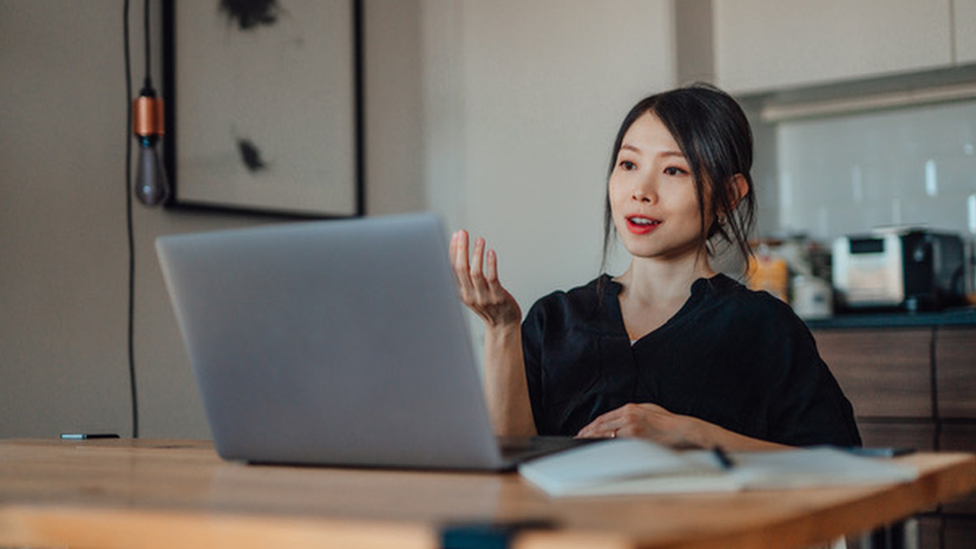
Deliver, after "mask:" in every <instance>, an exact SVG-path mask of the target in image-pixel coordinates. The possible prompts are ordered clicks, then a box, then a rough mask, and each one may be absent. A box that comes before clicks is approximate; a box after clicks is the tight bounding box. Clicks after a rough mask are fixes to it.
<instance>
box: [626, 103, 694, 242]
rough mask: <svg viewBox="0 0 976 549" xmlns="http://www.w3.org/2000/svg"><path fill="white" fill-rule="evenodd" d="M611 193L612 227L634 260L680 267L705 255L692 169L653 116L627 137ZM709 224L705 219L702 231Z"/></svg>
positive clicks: (644, 117)
mask: <svg viewBox="0 0 976 549" xmlns="http://www.w3.org/2000/svg"><path fill="white" fill-rule="evenodd" d="M608 192H609V197H610V210H611V213H612V214H613V223H614V226H615V227H616V229H617V234H618V235H619V236H620V239H621V241H622V242H623V243H624V246H625V247H626V248H627V251H629V252H630V254H631V255H632V256H634V257H641V258H650V259H660V260H665V261H676V260H680V259H685V258H688V257H691V256H696V257H697V255H698V254H699V253H700V252H702V250H701V249H700V247H701V246H702V234H701V231H702V226H703V225H702V220H701V214H700V211H699V205H698V193H697V191H696V189H695V180H694V177H693V176H692V171H691V166H690V165H689V163H688V160H687V159H686V158H685V156H684V154H682V152H681V148H680V147H679V146H678V143H677V142H676V141H675V140H674V137H672V135H671V133H670V132H669V131H668V129H667V127H666V126H665V125H664V123H662V122H661V121H660V120H659V119H658V117H657V116H655V115H654V114H653V113H646V114H644V115H642V116H641V117H640V118H638V119H637V120H636V121H634V123H633V125H631V127H630V128H629V129H628V130H627V132H626V133H625V134H624V138H623V141H622V144H621V147H620V151H619V152H618V153H617V158H616V163H615V165H614V168H613V171H612V172H611V174H610V182H609V189H608ZM705 211H706V212H708V211H709V208H708V206H707V205H706V207H705ZM710 224H711V219H707V220H706V223H705V224H704V226H705V227H707V226H709V225H710Z"/></svg>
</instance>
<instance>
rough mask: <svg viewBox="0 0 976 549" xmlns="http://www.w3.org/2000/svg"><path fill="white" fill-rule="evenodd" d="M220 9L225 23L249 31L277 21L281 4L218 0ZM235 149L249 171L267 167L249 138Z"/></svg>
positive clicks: (258, 1)
mask: <svg viewBox="0 0 976 549" xmlns="http://www.w3.org/2000/svg"><path fill="white" fill-rule="evenodd" d="M220 11H221V12H223V13H224V14H225V15H226V16H227V23H228V24H231V25H233V24H234V22H235V21H236V23H237V26H238V28H240V30H242V31H251V30H253V29H255V27H257V26H259V25H265V26H269V27H270V26H273V25H274V24H275V23H277V22H278V13H279V12H280V11H281V6H280V5H278V2H277V1H276V0H220ZM237 150H238V151H239V152H240V153H241V161H242V162H243V163H244V166H245V167H247V170H248V171H249V172H251V173H254V172H258V171H261V170H263V169H264V168H266V167H267V164H265V162H264V160H262V159H261V151H260V150H259V149H258V148H257V146H256V145H255V144H254V142H253V141H251V140H250V139H238V140H237Z"/></svg>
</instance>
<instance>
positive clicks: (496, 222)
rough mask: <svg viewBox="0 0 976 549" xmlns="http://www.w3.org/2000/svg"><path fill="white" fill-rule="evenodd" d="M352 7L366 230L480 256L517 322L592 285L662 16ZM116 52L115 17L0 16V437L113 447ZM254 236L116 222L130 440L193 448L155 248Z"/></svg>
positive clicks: (536, 4)
mask: <svg viewBox="0 0 976 549" xmlns="http://www.w3.org/2000/svg"><path fill="white" fill-rule="evenodd" d="M132 4H133V5H132V14H131V18H132V41H133V61H134V63H135V64H134V73H135V74H139V72H140V71H141V56H142V50H141V47H140V46H141V36H142V35H141V6H142V3H141V2H133V3H132ZM365 5H366V10H365V11H366V87H367V91H366V101H367V135H366V139H367V211H368V213H370V214H382V213H392V212H399V211H409V210H418V209H424V208H431V209H434V210H437V211H440V212H441V213H442V214H443V215H444V216H445V218H446V219H447V221H448V225H449V228H455V227H459V226H464V227H467V228H469V229H471V230H472V231H474V232H476V233H478V234H484V235H486V236H487V237H488V238H489V239H490V240H491V242H492V244H493V245H494V246H495V247H497V248H498V250H499V254H500V256H501V261H502V268H503V275H504V276H505V278H506V280H508V281H509V284H510V286H511V288H512V290H513V291H514V293H515V294H516V295H517V296H518V298H519V299H520V300H521V301H522V303H523V307H525V308H527V307H528V305H529V304H530V303H531V302H532V301H533V300H534V299H536V298H537V297H539V296H540V295H541V294H543V293H545V292H548V291H549V290H551V289H553V288H557V287H567V286H570V285H575V284H579V283H582V282H585V281H587V280H589V279H590V278H592V277H593V276H595V275H596V274H597V272H596V270H597V266H598V261H599V253H600V240H601V234H600V233H601V216H602V201H603V185H604V181H605V171H606V167H607V164H608V162H609V153H610V146H611V141H612V139H613V136H614V132H615V131H616V127H617V124H618V123H619V120H620V119H621V118H622V116H623V115H624V113H625V112H626V110H627V109H628V108H629V107H630V105H631V104H632V103H634V102H635V101H636V100H637V99H638V98H639V97H640V96H642V95H644V94H646V93H648V92H651V91H656V90H659V89H662V88H665V87H669V86H670V85H671V84H672V82H673V80H674V77H673V73H674V72H675V71H674V70H673V66H672V61H671V59H672V58H673V54H672V51H671V49H672V46H671V44H672V36H671V22H670V21H671V12H670V5H671V2H670V1H669V0H656V1H653V2H648V1H642V0H613V1H608V2H599V3H597V2H588V1H582V0H581V1H573V2H569V1H561V0H533V1H532V2H521V1H515V0H505V1H503V2H484V1H479V0H396V1H394V0H366V2H365ZM157 29H158V25H157ZM122 44H123V40H122V1H121V0H119V1H117V2H109V1H104V0H103V1H99V2H64V1H62V0H0V311H2V313H0V437H13V436H54V435H56V434H57V433H60V432H63V431H75V430H78V431H95V430H99V431H100V430H105V431H113V432H119V433H121V434H123V435H127V434H128V433H129V432H130V429H131V426H130V415H129V413H130V412H129V395H128V377H127V362H126V337H125V334H126V310H127V301H126V296H127V292H126V284H127V257H128V256H127V246H126V236H125V195H124V191H125V189H124V174H125V172H124V169H125V168H124V164H123V162H124V147H125V142H126V139H129V136H128V132H127V129H126V128H125V116H126V114H125V113H126V108H127V106H126V105H125V87H124V80H123V54H122ZM158 51H159V48H157V52H158ZM154 66H155V67H159V66H161V65H160V63H159V62H158V59H157V62H156V63H154ZM156 82H157V84H158V83H160V82H161V77H159V76H157V77H156ZM136 87H138V82H137V83H136ZM266 222H268V220H266V219H257V218H247V217H242V216H226V215H212V214H200V213H191V212H185V211H184V212H180V211H173V210H149V209H144V208H140V207H137V209H136V210H135V232H136V263H137V278H136V292H137V296H136V316H135V321H136V365H137V380H138V383H139V400H140V420H141V421H140V423H141V425H140V427H141V428H140V431H141V435H142V436H146V437H207V436H209V431H208V428H207V426H206V422H205V419H204V416H203V412H202V408H201V406H200V402H199V396H198V394H197V391H196V388H195V386H194V383H193V380H192V375H191V373H190V367H189V364H188V360H187V357H186V354H185V351H184V350H183V346H182V342H181V341H180V338H179V335H178V332H177V328H176V323H175V320H174V317H173V314H172V311H171V309H170V305H169V301H168V298H167V296H166V293H165V290H164V288H163V285H162V279H161V275H160V272H159V268H158V265H157V263H156V258H155V255H154V252H153V249H152V242H153V240H154V239H155V237H156V236H157V235H161V234H168V233H176V232H185V231H196V230H207V229H214V228H223V227H234V226H241V225H250V224H256V223H266Z"/></svg>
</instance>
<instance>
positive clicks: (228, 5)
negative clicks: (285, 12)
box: [220, 0, 281, 31]
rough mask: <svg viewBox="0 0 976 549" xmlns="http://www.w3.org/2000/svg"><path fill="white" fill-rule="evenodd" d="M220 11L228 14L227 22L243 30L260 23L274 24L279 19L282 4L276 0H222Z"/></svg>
mask: <svg viewBox="0 0 976 549" xmlns="http://www.w3.org/2000/svg"><path fill="white" fill-rule="evenodd" d="M220 11H222V12H224V13H225V14H226V15H227V22H228V23H231V24H233V23H234V22H235V21H236V22H237V26H238V27H240V29H241V30H243V31H246V30H251V29H253V28H255V27H257V26H258V25H267V26H272V25H274V24H275V23H276V22H277V21H278V14H279V13H280V12H281V6H279V5H278V2H277V1H276V0H220Z"/></svg>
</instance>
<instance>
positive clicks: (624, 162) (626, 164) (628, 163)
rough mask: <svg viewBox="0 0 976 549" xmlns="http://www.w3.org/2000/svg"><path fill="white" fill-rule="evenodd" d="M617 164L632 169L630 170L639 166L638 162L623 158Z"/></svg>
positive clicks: (628, 169)
mask: <svg viewBox="0 0 976 549" xmlns="http://www.w3.org/2000/svg"><path fill="white" fill-rule="evenodd" d="M617 165H618V166H620V167H621V168H623V169H625V170H627V171H630V170H633V169H636V168H637V164H634V163H633V162H631V161H630V160H621V161H620V162H619V163H617Z"/></svg>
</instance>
